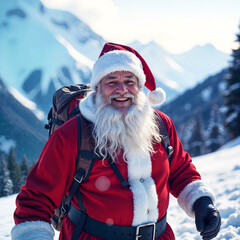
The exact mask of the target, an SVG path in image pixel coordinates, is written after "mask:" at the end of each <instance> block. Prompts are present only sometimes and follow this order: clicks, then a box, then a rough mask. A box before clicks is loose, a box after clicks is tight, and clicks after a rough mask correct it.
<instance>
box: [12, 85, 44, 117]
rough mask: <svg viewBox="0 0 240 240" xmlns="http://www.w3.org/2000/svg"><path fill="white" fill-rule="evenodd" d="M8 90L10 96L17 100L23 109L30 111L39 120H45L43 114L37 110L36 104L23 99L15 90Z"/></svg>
mask: <svg viewBox="0 0 240 240" xmlns="http://www.w3.org/2000/svg"><path fill="white" fill-rule="evenodd" d="M8 90H9V92H10V93H11V94H12V96H13V97H14V98H15V99H16V100H18V101H19V102H20V103H21V104H22V105H23V106H24V107H26V108H28V109H29V110H31V111H32V112H33V113H34V114H35V116H36V117H37V118H38V119H39V120H43V119H44V118H45V115H44V112H42V111H41V110H39V109H37V105H36V103H34V102H32V101H30V100H29V99H27V98H26V97H24V96H23V95H22V94H21V93H20V92H18V90H17V89H16V88H13V87H9V89H8Z"/></svg>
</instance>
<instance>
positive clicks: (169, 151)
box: [155, 112, 174, 166]
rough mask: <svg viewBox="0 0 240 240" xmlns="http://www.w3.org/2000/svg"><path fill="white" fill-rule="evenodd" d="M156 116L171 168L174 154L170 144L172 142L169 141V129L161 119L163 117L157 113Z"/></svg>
mask: <svg viewBox="0 0 240 240" xmlns="http://www.w3.org/2000/svg"><path fill="white" fill-rule="evenodd" d="M155 114H156V119H157V122H158V126H159V132H160V135H161V138H162V142H161V143H162V145H163V147H164V149H165V151H166V153H167V155H168V161H169V166H170V165H171V163H172V154H173V151H174V150H173V147H172V146H171V144H170V140H169V135H168V131H167V128H166V126H165V124H164V122H163V120H162V118H161V116H160V115H159V114H158V113H157V112H155Z"/></svg>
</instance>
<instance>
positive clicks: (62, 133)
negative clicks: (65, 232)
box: [14, 119, 78, 224]
mask: <svg viewBox="0 0 240 240" xmlns="http://www.w3.org/2000/svg"><path fill="white" fill-rule="evenodd" d="M77 132H78V131H77V121H76V119H73V120H70V121H69V122H68V123H66V124H64V125H63V126H62V127H60V128H59V129H57V130H56V131H54V133H53V134H52V135H51V136H50V138H49V140H48V141H47V143H46V144H45V146H44V148H43V150H42V153H41V155H40V158H39V160H38V162H37V163H36V165H35V166H34V168H33V169H32V170H31V172H30V173H29V175H28V177H27V180H26V184H25V185H24V186H22V187H21V192H20V193H19V194H18V196H17V199H16V206H17V208H16V210H15V212H14V220H15V223H16V224H18V223H20V222H24V221H31V220H33V221H34V220H43V221H46V222H49V223H50V218H51V217H52V215H53V211H54V209H55V208H57V207H58V206H60V203H61V200H62V197H63V196H64V194H65V193H66V192H67V191H68V189H69V187H70V185H71V183H72V180H73V177H74V173H75V161H76V156H77Z"/></svg>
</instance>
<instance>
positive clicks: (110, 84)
mask: <svg viewBox="0 0 240 240" xmlns="http://www.w3.org/2000/svg"><path fill="white" fill-rule="evenodd" d="M115 84H116V81H109V82H108V83H107V85H109V86H114V85H115Z"/></svg>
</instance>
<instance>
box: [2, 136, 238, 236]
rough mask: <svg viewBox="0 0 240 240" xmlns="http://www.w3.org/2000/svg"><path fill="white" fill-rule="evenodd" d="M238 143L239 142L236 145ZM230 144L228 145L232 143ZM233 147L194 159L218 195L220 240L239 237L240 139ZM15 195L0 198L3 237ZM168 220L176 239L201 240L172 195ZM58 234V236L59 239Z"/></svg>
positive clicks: (9, 222) (190, 220)
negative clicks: (220, 223) (220, 221)
mask: <svg viewBox="0 0 240 240" xmlns="http://www.w3.org/2000/svg"><path fill="white" fill-rule="evenodd" d="M236 144H237V145H236ZM229 145H230V144H228V146H229ZM233 145H234V147H232V148H226V149H224V150H221V151H218V152H215V153H212V154H209V155H205V156H201V157H198V158H194V159H193V162H194V164H195V165H196V167H197V168H198V170H199V171H200V173H201V175H202V178H203V180H204V181H205V182H206V183H208V184H209V185H210V186H211V188H212V189H213V191H214V193H215V194H216V198H217V202H216V206H217V207H218V208H219V210H220V213H221V216H222V226H221V231H220V233H219V235H218V236H217V237H216V238H215V239H217V240H230V239H232V240H239V239H240V182H239V175H240V161H239V160H240V159H239V156H240V138H238V139H237V140H235V142H234V144H233ZM15 198H16V195H12V196H9V197H3V198H0V206H2V207H1V211H0V239H5V240H9V239H10V230H11V228H12V226H13V225H14V222H13V218H12V215H13V211H14V208H15V205H14V202H15ZM168 222H169V223H170V225H171V226H172V228H173V230H174V232H175V234H176V239H177V240H200V239H201V238H200V235H199V233H198V232H197V231H196V230H195V224H194V219H191V218H189V217H187V216H186V215H185V213H184V212H183V211H182V210H181V209H180V208H179V207H178V205H177V203H176V200H175V199H173V198H171V203H170V208H169V210H168ZM57 236H58V233H57V234H56V236H55V239H57Z"/></svg>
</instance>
